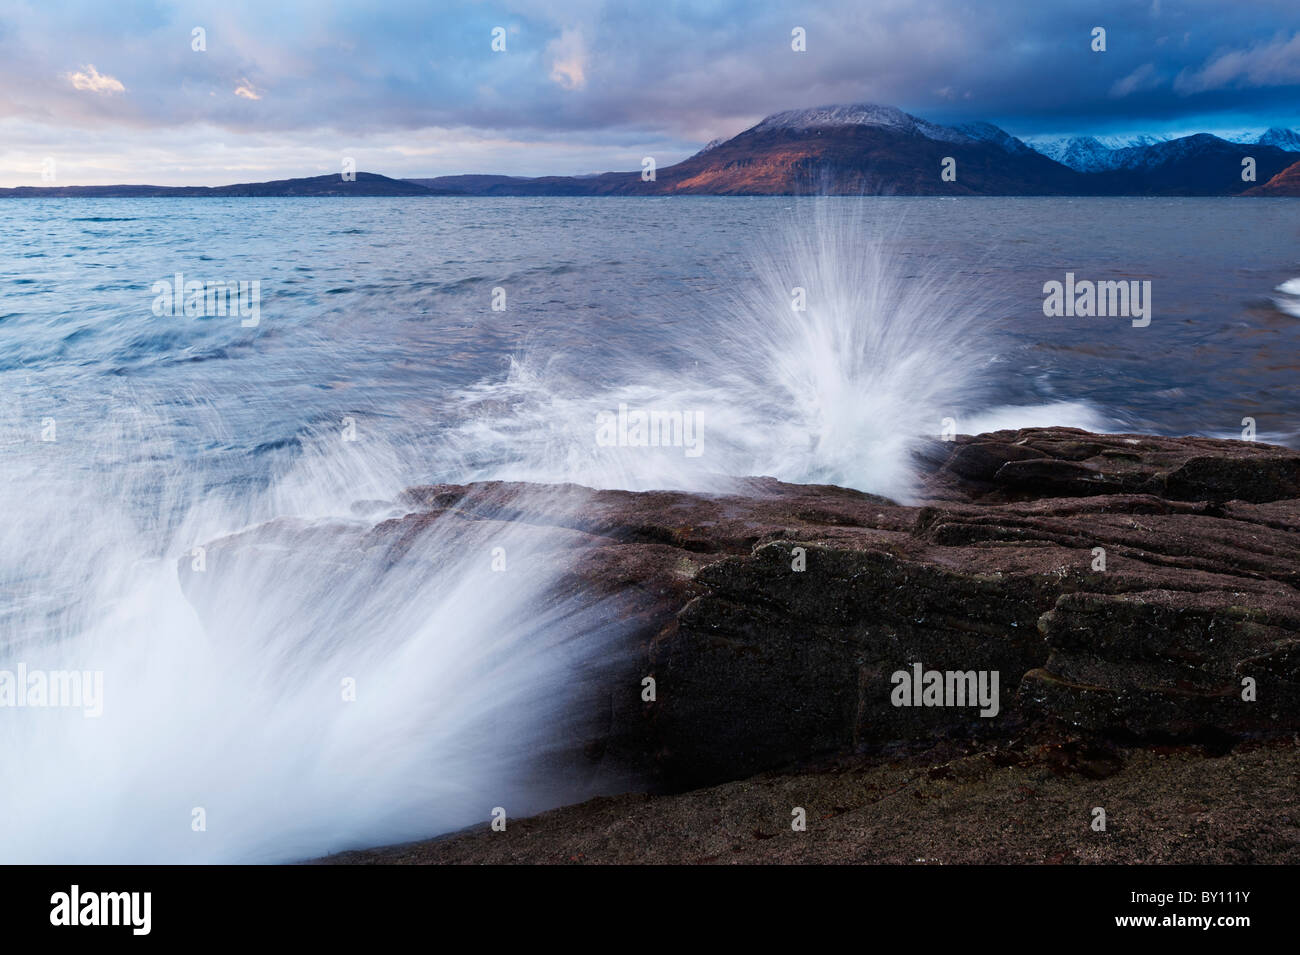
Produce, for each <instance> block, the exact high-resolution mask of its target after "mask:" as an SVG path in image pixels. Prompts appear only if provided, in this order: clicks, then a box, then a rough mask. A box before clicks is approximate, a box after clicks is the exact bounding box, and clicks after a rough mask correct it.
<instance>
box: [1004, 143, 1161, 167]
mask: <svg viewBox="0 0 1300 955" xmlns="http://www.w3.org/2000/svg"><path fill="white" fill-rule="evenodd" d="M1026 142H1027V143H1028V144H1029V146H1030V147H1031V148H1033V149H1035V150H1037V151H1038V152H1040V153H1042V154H1043V155H1044V156H1046V157H1047V158H1048V159H1055V160H1056V161H1057V162H1059V163H1061V164H1062V165H1065V166H1069V167H1070V168H1071V169H1074V170H1076V171H1077V172H1106V171H1107V170H1110V169H1119V168H1121V166H1122V163H1123V161H1124V156H1123V155H1122V154H1121V153H1122V150H1125V149H1141V148H1143V147H1146V146H1154V145H1156V144H1157V143H1162V142H1166V139H1165V138H1164V137H1160V136H1146V135H1143V136H1067V137H1063V138H1056V139H1050V138H1049V139H1043V138H1039V137H1032V138H1030V139H1028V140H1026Z"/></svg>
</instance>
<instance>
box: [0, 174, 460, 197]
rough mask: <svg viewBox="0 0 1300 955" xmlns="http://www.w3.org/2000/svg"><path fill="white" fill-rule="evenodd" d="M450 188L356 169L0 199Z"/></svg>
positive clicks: (22, 191)
mask: <svg viewBox="0 0 1300 955" xmlns="http://www.w3.org/2000/svg"><path fill="white" fill-rule="evenodd" d="M453 194H455V193H453V192H452V191H450V190H443V189H431V188H429V187H427V186H422V185H420V184H418V183H414V182H410V181H408V180H405V179H390V178H389V177H388V176H381V175H378V174H377V173H373V172H359V173H357V178H356V179H355V180H353V181H346V182H345V181H344V180H343V177H342V176H341V175H339V174H338V173H331V174H330V175H326V176H311V177H308V178H305V179H278V180H276V181H274V182H245V183H238V184H236V185H232V186H129V185H121V186H18V187H16V188H13V189H0V198H10V199H23V198H36V197H44V198H58V197H82V198H101V199H103V198H154V197H159V198H161V197H222V196H232V197H233V196H244V197H247V196H260V197H275V196H442V195H453Z"/></svg>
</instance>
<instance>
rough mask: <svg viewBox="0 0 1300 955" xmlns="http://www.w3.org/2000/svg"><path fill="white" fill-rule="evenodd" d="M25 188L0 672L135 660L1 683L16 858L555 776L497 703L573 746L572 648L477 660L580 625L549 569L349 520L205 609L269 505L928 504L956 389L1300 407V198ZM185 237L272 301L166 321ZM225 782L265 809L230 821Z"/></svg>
mask: <svg viewBox="0 0 1300 955" xmlns="http://www.w3.org/2000/svg"><path fill="white" fill-rule="evenodd" d="M0 223H2V226H0V256H2V257H3V263H4V268H3V269H2V270H0V296H2V297H0V400H2V401H3V406H4V408H5V414H4V415H3V417H0V473H2V474H3V478H4V481H3V491H0V500H2V501H3V505H4V507H3V511H4V515H5V519H4V521H3V522H2V524H3V526H0V648H3V649H4V651H5V654H4V655H0V669H2V668H4V667H5V666H7V665H9V664H10V663H12V662H13V661H16V660H18V659H19V658H20V657H21V658H23V660H24V662H26V663H27V664H28V665H31V666H35V665H39V664H40V663H41V661H45V665H46V666H53V665H54V663H56V662H63V663H65V664H66V665H68V666H73V667H77V668H86V667H90V668H95V669H102V670H103V671H104V677H105V709H104V714H103V716H102V717H101V718H99V719H96V720H84V719H82V718H81V717H80V715H77V716H76V717H75V718H68V719H64V718H62V717H63V716H65V715H66V714H55V713H52V712H39V713H38V712H37V711H30V710H29V711H24V712H16V711H13V710H7V711H6V710H0V763H3V764H5V765H7V766H15V765H23V766H24V767H25V775H24V776H23V777H22V779H23V781H22V782H21V783H16V782H13V780H12V779H9V780H7V781H6V782H7V789H6V790H5V791H4V792H3V793H0V820H3V821H0V855H5V856H7V857H10V858H13V859H23V860H76V861H131V860H135V861H159V860H165V859H181V860H187V861H191V860H192V861H201V860H211V861H231V860H249V859H251V860H270V859H283V858H297V857H302V856H304V855H309V854H313V853H320V852H324V851H329V850H331V849H337V848H342V847H345V846H348V845H357V844H366V843H367V842H370V843H373V842H377V841H381V840H388V841H393V840H396V839H399V838H414V837H416V836H419V835H427V834H430V833H432V832H436V831H442V830H445V829H447V828H450V827H453V826H456V825H464V824H466V823H467V822H469V821H472V820H475V819H478V818H480V817H486V814H487V812H488V810H489V809H490V808H491V807H492V806H494V805H496V801H497V800H499V799H500V798H502V797H500V796H499V795H494V793H499V792H501V791H503V790H504V789H509V788H510V787H508V786H506V785H505V783H504V782H503V780H517V779H518V778H519V771H518V768H519V767H518V758H519V756H518V753H516V752H514V750H513V749H511V751H510V752H498V750H497V749H496V748H494V745H493V744H492V743H490V742H489V741H485V738H484V737H482V735H481V726H482V724H483V721H484V720H488V721H489V722H491V723H492V725H493V726H497V727H500V726H505V727H507V728H510V727H514V729H513V730H511V732H513V733H514V736H512V737H511V739H513V740H514V743H513V744H512V746H518V747H520V748H525V749H526V748H527V747H529V746H534V745H540V743H539V739H540V737H538V736H537V734H538V733H539V732H542V730H541V729H539V727H544V726H545V724H546V720H544V719H541V718H539V716H538V712H537V709H536V701H535V700H533V698H532V697H527V699H529V700H533V702H532V703H529V704H528V705H527V706H525V705H524V700H525V697H526V694H524V691H523V690H522V689H521V687H523V686H525V685H528V686H531V687H533V689H531V690H529V691H528V692H529V693H532V692H536V691H537V687H539V686H546V685H549V684H547V682H546V681H548V680H555V679H559V677H557V676H556V672H557V671H556V670H555V666H556V665H557V664H556V662H555V661H550V662H547V661H545V660H540V659H538V656H537V654H536V653H535V652H534V653H531V654H530V653H525V652H520V653H518V654H516V655H515V656H511V657H509V658H510V659H517V660H519V661H521V662H519V663H518V664H517V666H518V667H520V668H522V669H516V670H511V669H510V668H509V667H506V668H505V669H501V668H499V667H497V665H496V664H495V663H494V664H493V667H488V668H485V667H483V666H481V665H479V664H477V663H476V664H474V665H468V664H466V663H465V661H466V660H471V661H472V660H473V655H474V653H475V652H478V651H477V650H476V649H475V648H478V647H480V646H483V645H484V644H485V643H492V642H493V641H498V642H502V641H503V642H504V643H503V645H505V646H517V647H526V646H530V645H531V646H536V645H537V640H536V638H537V632H538V630H539V629H544V628H550V629H551V630H552V631H554V632H559V631H562V630H564V628H565V626H571V624H563V623H558V622H554V621H552V622H550V623H546V622H544V621H542V620H541V619H539V618H538V617H537V616H536V615H535V614H534V613H532V611H531V610H530V606H531V605H530V603H529V601H530V600H532V599H534V598H536V597H537V596H538V595H539V594H541V593H543V592H544V591H545V582H544V581H539V580H536V579H532V580H531V582H530V583H529V584H528V586H521V585H520V584H519V583H518V582H517V581H514V582H507V581H505V580H497V578H496V577H485V578H483V579H479V578H477V577H473V575H472V574H469V572H468V571H466V570H465V569H464V567H465V566H468V564H466V563H464V562H462V563H458V562H457V560H458V559H459V558H456V556H455V555H448V554H438V555H435V554H433V553H431V554H430V556H429V561H428V562H426V563H425V564H424V565H422V566H421V567H420V568H413V567H405V568H397V569H394V570H391V571H385V572H384V573H383V574H382V575H381V576H378V577H376V576H366V575H364V574H362V573H361V572H360V571H359V570H358V566H357V565H356V563H355V562H356V560H358V559H359V558H358V557H357V551H356V548H355V546H354V545H347V546H345V545H344V544H342V543H340V544H338V545H337V547H335V545H333V544H330V543H328V542H327V543H325V544H323V545H321V549H320V550H319V551H304V550H303V549H294V548H292V547H287V548H285V549H284V550H283V551H277V552H276V553H277V557H276V560H275V563H274V564H273V566H274V568H275V569H274V571H273V572H268V571H267V570H266V567H265V566H263V565H259V566H258V569H247V568H244V569H241V570H239V571H238V573H235V572H233V571H232V572H230V573H228V575H227V576H226V577H224V578H222V581H221V586H222V588H223V589H222V591H221V593H222V594H223V599H224V603H221V602H218V604H217V605H215V606H209V607H206V608H200V609H198V610H196V608H194V607H193V606H191V605H190V603H189V602H188V600H187V599H186V597H185V595H184V594H183V593H182V592H181V589H180V587H179V585H178V583H177V569H176V568H177V562H178V560H180V559H182V558H185V559H188V556H187V555H189V554H190V552H191V548H192V547H193V546H196V545H200V544H205V543H207V542H210V541H212V540H215V539H217V538H220V537H222V536H223V535H226V534H230V533H234V532H237V531H240V530H242V529H245V528H249V527H255V526H257V525H259V524H261V523H263V522H265V521H268V520H274V519H286V518H288V519H293V520H296V521H299V522H302V525H303V526H307V527H314V526H331V527H333V526H338V527H342V528H345V529H346V528H355V527H362V528H364V527H368V526H369V525H370V524H372V523H373V522H374V520H377V519H379V518H380V517H383V516H393V515H395V514H398V513H400V509H392V508H389V510H387V511H385V510H384V508H385V507H386V506H387V505H383V504H382V503H380V504H375V503H374V502H384V501H391V500H392V499H393V498H394V496H395V495H396V494H397V492H398V491H400V490H401V489H402V488H403V487H406V486H409V485H413V484H419V483H433V482H439V481H449V482H463V481H469V480H477V479H493V478H503V479H525V480H535V481H551V482H559V481H573V482H576V483H581V484H587V485H592V486H610V487H627V488H633V489H637V488H649V487H681V488H688V489H700V490H717V489H725V488H726V486H727V484H728V482H729V481H730V480H731V479H732V478H735V477H739V476H744V475H747V474H773V475H775V476H778V477H781V478H783V479H785V480H791V481H816V482H829V483H838V484H843V485H847V486H853V487H858V488H861V489H864V490H868V491H875V492H878V493H884V494H888V495H890V496H893V497H896V498H900V499H908V497H909V495H910V494H911V491H912V489H913V483H914V474H913V473H912V471H911V463H910V460H911V458H910V455H911V451H912V450H914V449H915V447H916V446H917V444H918V442H921V441H924V440H926V439H927V436H931V435H934V434H937V433H939V432H940V431H941V430H942V429H943V427H944V425H943V422H944V420H945V419H949V418H951V419H952V420H953V421H954V422H955V426H956V428H957V430H958V431H961V432H976V431H980V430H987V429H990V428H995V427H1017V426H1027V425H1045V424H1064V425H1074V426H1081V427H1090V428H1095V429H1109V430H1131V431H1143V432H1154V433H1164V434H1186V433H1197V434H1208V435H1216V436H1237V435H1239V434H1240V433H1241V427H1242V424H1241V422H1242V419H1243V418H1246V417H1251V418H1254V419H1255V421H1256V426H1257V428H1258V432H1259V436H1260V438H1262V439H1265V440H1272V441H1277V442H1280V443H1289V444H1296V443H1297V440H1298V436H1300V375H1297V364H1298V362H1297V356H1300V349H1298V348H1297V345H1298V344H1300V342H1298V337H1300V281H1297V279H1298V278H1300V202H1297V201H1292V200H1276V201H1262V200H1253V201H1252V200H1244V199H1205V200H1202V199H958V200H953V199H879V198H873V199H826V200H811V199H802V200H791V199H785V198H755V199H740V198H718V199H712V198H695V199H673V198H645V199H626V198H621V199H599V198H579V199H536V200H533V199H500V200H495V199H441V198H439V199H422V200H400V199H393V200H389V199H355V200H346V201H345V200H331V199H322V200H315V199H292V200H289V199H286V200H274V199H267V200H258V199H229V200H224V199H203V200H188V199H140V200H127V199H120V200H118V199H114V200H79V199H69V200H40V201H35V200H32V201H20V200H11V201H9V202H6V203H4V204H0ZM177 272H180V273H184V275H185V276H186V278H187V279H191V280H193V279H197V280H201V281H234V282H241V281H242V282H250V283H251V282H254V281H256V282H258V283H259V288H260V304H259V309H260V311H259V315H258V321H257V324H256V326H255V327H248V326H246V325H244V324H242V323H241V318H240V317H239V316H231V315H227V316H207V317H184V316H183V315H182V316H171V315H165V316H161V317H160V316H158V315H155V314H154V311H153V307H152V306H153V303H154V300H155V297H156V296H155V292H154V291H153V286H154V283H156V282H159V281H160V280H170V279H171V278H172V276H173V275H174V274H175V273H177ZM1066 272H1073V273H1075V274H1076V276H1077V277H1079V278H1081V279H1083V278H1086V279H1091V280H1094V281H1099V280H1112V279H1137V280H1140V281H1148V280H1149V281H1150V282H1151V289H1152V305H1153V314H1152V320H1151V323H1150V325H1149V326H1148V327H1145V328H1135V327H1133V326H1132V324H1131V322H1130V321H1129V320H1128V319H1126V318H1069V319H1067V318H1047V317H1045V316H1044V314H1043V309H1042V303H1043V285H1044V283H1045V282H1049V281H1061V280H1063V279H1064V276H1065V273H1066ZM1288 283H1290V284H1288ZM796 286H798V287H801V288H803V289H804V290H805V293H806V301H807V310H806V311H804V312H796V311H794V310H793V309H792V307H791V302H792V289H793V288H794V287H796ZM498 289H499V290H501V291H502V292H504V296H505V299H504V305H505V307H504V310H494V309H493V303H494V295H496V296H498V299H497V301H498V304H500V300H499V295H500V293H498V292H497V291H496V290H498ZM620 405H629V406H631V407H634V408H635V407H641V408H668V409H674V410H677V411H683V412H688V413H691V414H695V415H699V416H700V420H702V421H703V422H704V426H703V434H704V441H703V445H702V448H701V452H702V453H700V454H698V456H690V455H687V454H684V453H683V451H682V449H680V448H656V449H647V448H609V447H602V446H600V445H599V444H598V442H597V441H596V440H594V438H593V431H594V423H595V420H596V416H597V415H598V414H600V413H602V412H612V411H614V410H615V409H617V408H618V407H619V406H620ZM495 533H497V531H490V532H489V530H485V531H484V535H485V537H484V539H483V540H482V541H481V542H480V543H481V544H482V550H483V552H484V553H486V552H487V551H488V550H489V549H490V548H491V547H492V546H495V545H496V543H498V540H497V538H496V537H491V539H489V536H490V534H495ZM502 533H508V531H505V532H502ZM458 546H460V545H458ZM512 546H513V545H512ZM519 546H520V547H521V548H525V550H526V547H525V545H524V544H520V545H519ZM532 546H534V545H533V544H528V545H527V547H532ZM565 546H567V545H565ZM349 547H351V549H349ZM466 560H468V558H466ZM548 560H549V562H550V563H549V564H548V563H545V562H541V563H539V562H533V563H534V571H535V572H537V573H542V572H543V571H537V569H536V568H537V567H538V566H543V567H544V568H549V569H547V570H545V572H550V573H553V574H558V573H559V571H561V570H562V569H563V568H562V567H559V566H555V561H554V558H553V557H552V558H548ZM469 563H470V564H473V565H474V566H477V564H476V563H474V562H473V561H469ZM217 570H219V568H217ZM213 572H216V571H215V570H214V571H213ZM403 575H404V576H403ZM498 576H502V575H498ZM471 578H472V580H471ZM467 581H469V582H467ZM530 588H531V589H530ZM377 594H378V595H381V596H376V595H377ZM359 608H364V612H362V609H359ZM324 635H328V636H329V642H328V646H327V647H323V648H318V649H317V650H314V651H311V652H308V651H306V650H304V649H303V648H304V647H309V646H314V643H313V641H316V640H318V639H320V638H322V637H323V636H324ZM512 641H513V642H512ZM493 645H494V646H496V645H497V643H493ZM340 647H342V648H345V650H344V651H340V649H339V648H340ZM348 647H368V648H370V650H371V651H372V652H373V655H372V656H368V657H366V658H365V659H364V660H363V661H359V662H358V661H351V662H349V663H348V664H347V666H349V667H352V668H353V669H355V670H359V671H360V672H361V673H362V675H363V678H362V679H361V683H362V685H364V686H367V687H375V686H382V687H384V688H385V690H384V693H383V699H384V701H385V702H384V704H383V707H382V708H381V709H379V710H369V711H366V712H367V713H368V715H367V716H366V717H365V718H358V717H357V716H356V715H355V714H356V713H358V712H360V710H356V709H353V710H346V708H345V709H344V710H340V709H339V707H338V706H337V705H336V703H335V701H334V700H333V698H332V697H329V694H328V693H327V694H326V696H327V697H329V698H328V699H327V700H326V701H325V702H322V698H321V696H320V695H319V693H318V691H319V690H320V687H321V686H322V685H329V686H332V685H333V683H332V682H331V681H334V682H336V676H337V672H338V671H337V670H336V669H333V667H335V664H336V663H337V660H338V654H339V653H340V652H345V651H346V648H348ZM381 651H382V652H381ZM6 656H7V658H12V659H10V660H8V662H7V659H6ZM508 656H509V655H508ZM495 659H497V658H496V657H494V660H495ZM480 662H481V661H480ZM339 666H343V664H339ZM343 672H351V671H350V670H346V669H345V670H344V671H343ZM485 672H486V673H489V674H490V676H487V677H485V676H482V674H483V673H485ZM473 674H478V676H473ZM476 679H477V680H481V681H486V682H484V683H482V685H478V684H476V683H475V682H474V681H475V680H476ZM413 680H415V682H412V681H413ZM320 681H324V682H323V683H321V682H320ZM252 687H255V688H256V689H254V688H252ZM271 688H273V689H271ZM438 688H441V691H439V690H438ZM330 692H332V691H330ZM521 694H524V695H521ZM562 695H563V694H562V693H560V692H558V691H557V692H556V693H553V694H550V697H548V698H556V699H558V698H559V697H560V696H562ZM368 699H371V700H373V699H374V696H373V695H372V696H370V697H368ZM449 701H455V705H452V704H451V703H450V702H449ZM485 701H490V703H491V705H490V706H489V704H488V702H485ZM489 711H490V712H489ZM467 740H474V741H475V743H474V747H470V746H469V745H468V743H467V742H466V741H467ZM542 742H544V740H542ZM470 752H473V753H476V754H478V755H477V756H474V757H473V758H471V757H469V756H467V755H466V754H467V753H470ZM485 753H486V754H490V755H491V758H489V757H488V756H485V755H484V754H485ZM511 760H514V762H512V761H511ZM584 786H585V787H586V788H584ZM593 787H594V788H596V789H598V788H599V787H598V786H596V785H595V784H594V783H592V784H583V786H577V787H576V788H570V789H567V790H565V791H564V792H563V793H560V792H558V791H550V790H547V794H542V793H541V792H540V791H533V790H530V791H529V792H528V793H525V794H524V795H522V796H518V798H519V799H521V800H524V801H525V802H527V804H528V805H529V806H530V807H531V808H533V809H536V808H538V807H542V806H545V805H547V804H553V803H554V802H556V801H560V800H562V799H567V798H574V797H577V796H581V795H584V794H586V793H588V792H590V791H593ZM88 788H93V789H95V790H96V791H98V792H101V793H103V794H104V796H103V798H101V799H100V800H99V801H98V802H96V803H94V806H93V808H91V809H87V808H86V805H85V804H84V801H83V800H81V799H80V796H78V794H79V793H84V792H85V791H87V789H88ZM516 788H517V787H516ZM512 791H513V790H512ZM277 792H281V793H285V794H287V795H285V796H284V798H283V799H280V800H278V801H277V799H276V797H274V796H272V795H269V794H272V793H277ZM517 795H518V794H517ZM528 800H531V802H528ZM204 803H212V804H219V805H221V806H224V807H225V809H224V813H220V812H219V813H216V815H217V816H218V817H219V818H225V819H226V829H225V830H224V834H223V832H222V830H221V829H220V827H219V826H217V825H214V826H213V829H212V830H211V832H210V833H209V834H208V835H209V836H210V838H207V839H202V840H198V841H196V840H195V838H194V834H193V833H192V832H191V830H190V827H189V817H190V812H191V809H192V808H193V806H195V805H199V804H204ZM273 803H274V805H273ZM480 810H481V812H480ZM231 818H237V819H238V820H239V824H238V826H234V827H232V826H231V825H230V823H229V820H230V819H231ZM19 819H21V820H23V821H22V823H21V824H19V823H18V822H17V821H16V820H19ZM70 819H72V820H74V821H70Z"/></svg>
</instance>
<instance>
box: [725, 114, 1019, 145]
mask: <svg viewBox="0 0 1300 955" xmlns="http://www.w3.org/2000/svg"><path fill="white" fill-rule="evenodd" d="M845 126H878V127H881V128H884V129H892V130H896V131H898V132H905V133H916V134H918V135H921V136H924V137H925V138H926V139H933V140H934V141H935V142H941V143H992V144H993V145H995V146H1000V147H1001V148H1003V149H1005V150H1006V151H1007V152H1012V153H1023V152H1027V151H1029V147H1028V146H1026V145H1025V144H1024V143H1022V142H1021V141H1020V140H1018V139H1016V138H1015V137H1014V136H1012V135H1011V134H1010V133H1008V132H1006V130H1003V129H999V128H998V127H997V126H994V125H993V124H992V123H965V124H963V125H960V126H940V125H939V124H938V123H932V122H930V121H929V120H925V119H921V118H920V117H919V116H913V115H912V114H911V113H905V112H903V111H902V110H901V109H898V108H897V107H895V106H879V105H876V104H874V103H856V104H850V105H843V106H819V107H816V108H814V109H790V110H786V111H785V112H783V113H773V114H772V115H771V116H769V117H767V118H766V119H764V120H763V121H762V122H761V123H759V124H758V125H757V126H755V127H754V128H753V132H763V131H768V130H778V129H779V130H786V131H790V132H798V133H804V132H809V131H810V130H814V129H834V128H840V127H845ZM706 148H707V147H706Z"/></svg>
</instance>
